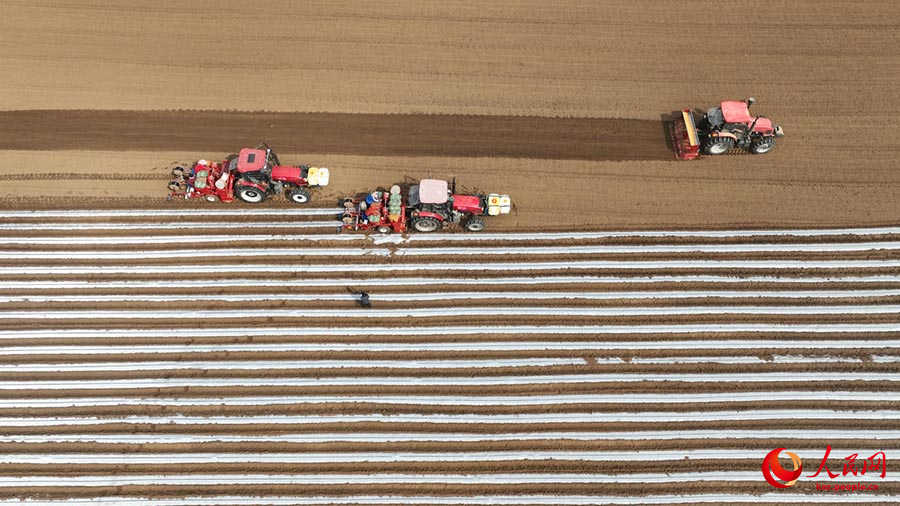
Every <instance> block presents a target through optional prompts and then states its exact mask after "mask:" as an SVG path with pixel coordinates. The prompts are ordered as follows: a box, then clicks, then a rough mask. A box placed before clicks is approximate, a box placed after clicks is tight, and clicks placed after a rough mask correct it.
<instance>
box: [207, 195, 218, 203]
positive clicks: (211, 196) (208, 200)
mask: <svg viewBox="0 0 900 506" xmlns="http://www.w3.org/2000/svg"><path fill="white" fill-rule="evenodd" d="M205 198H206V201H207V202H216V201H217V200H219V197H216V196H215V195H207V196H206V197H205Z"/></svg>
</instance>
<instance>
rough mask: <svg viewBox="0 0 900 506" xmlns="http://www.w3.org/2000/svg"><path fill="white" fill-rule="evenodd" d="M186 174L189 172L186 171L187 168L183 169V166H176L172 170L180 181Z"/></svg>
mask: <svg viewBox="0 0 900 506" xmlns="http://www.w3.org/2000/svg"><path fill="white" fill-rule="evenodd" d="M185 172H187V169H185V168H184V167H182V166H181V165H176V166H175V167H174V168H173V169H172V175H173V176H175V177H176V178H179V179H180V178H183V177H184V173H185Z"/></svg>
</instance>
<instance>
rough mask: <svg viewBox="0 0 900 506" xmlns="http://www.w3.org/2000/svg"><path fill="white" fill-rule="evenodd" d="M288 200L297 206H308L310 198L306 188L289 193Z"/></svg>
mask: <svg viewBox="0 0 900 506" xmlns="http://www.w3.org/2000/svg"><path fill="white" fill-rule="evenodd" d="M287 198H288V200H290V201H291V202H293V203H295V204H306V203H307V202H309V198H310V197H309V192H308V191H307V190H305V189H304V188H297V189H295V190H292V191H291V192H290V193H288V195H287Z"/></svg>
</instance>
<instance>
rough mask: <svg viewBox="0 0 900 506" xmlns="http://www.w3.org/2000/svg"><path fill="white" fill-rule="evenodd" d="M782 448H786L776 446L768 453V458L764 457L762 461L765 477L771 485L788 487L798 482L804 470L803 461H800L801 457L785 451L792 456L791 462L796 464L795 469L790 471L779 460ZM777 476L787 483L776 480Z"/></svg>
mask: <svg viewBox="0 0 900 506" xmlns="http://www.w3.org/2000/svg"><path fill="white" fill-rule="evenodd" d="M782 450H784V448H775V449H774V450H772V451H770V452H769V454H768V455H766V458H764V459H763V462H762V473H763V478H765V479H766V481H767V482H769V485H772V486H773V487H776V488H788V487H790V486H791V485H793V484H794V483H797V478H799V477H800V473H802V472H803V463H802V462H800V457H798V456H796V455H795V454H793V453H791V452H784V453H786V454H788V456H789V457H790V458H791V463H793V464H794V470H793V471H788V470H786V469H785V468H783V467H781V463H780V462H778V454H780V453H781V451H782ZM773 474H774V475H775V476H774V477H773V476H772V475H773ZM775 478H778V479H779V480H782V481H785V482H787V483H783V484H782V483H779V482H777V481H775Z"/></svg>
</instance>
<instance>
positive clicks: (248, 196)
mask: <svg viewBox="0 0 900 506" xmlns="http://www.w3.org/2000/svg"><path fill="white" fill-rule="evenodd" d="M235 190H236V191H237V194H238V197H240V199H241V200H243V201H244V202H247V203H250V204H259V203H260V202H262V201H263V200H266V194H265V193H263V192H262V190H260V189H259V188H254V187H252V186H238V187H237V188H235Z"/></svg>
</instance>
